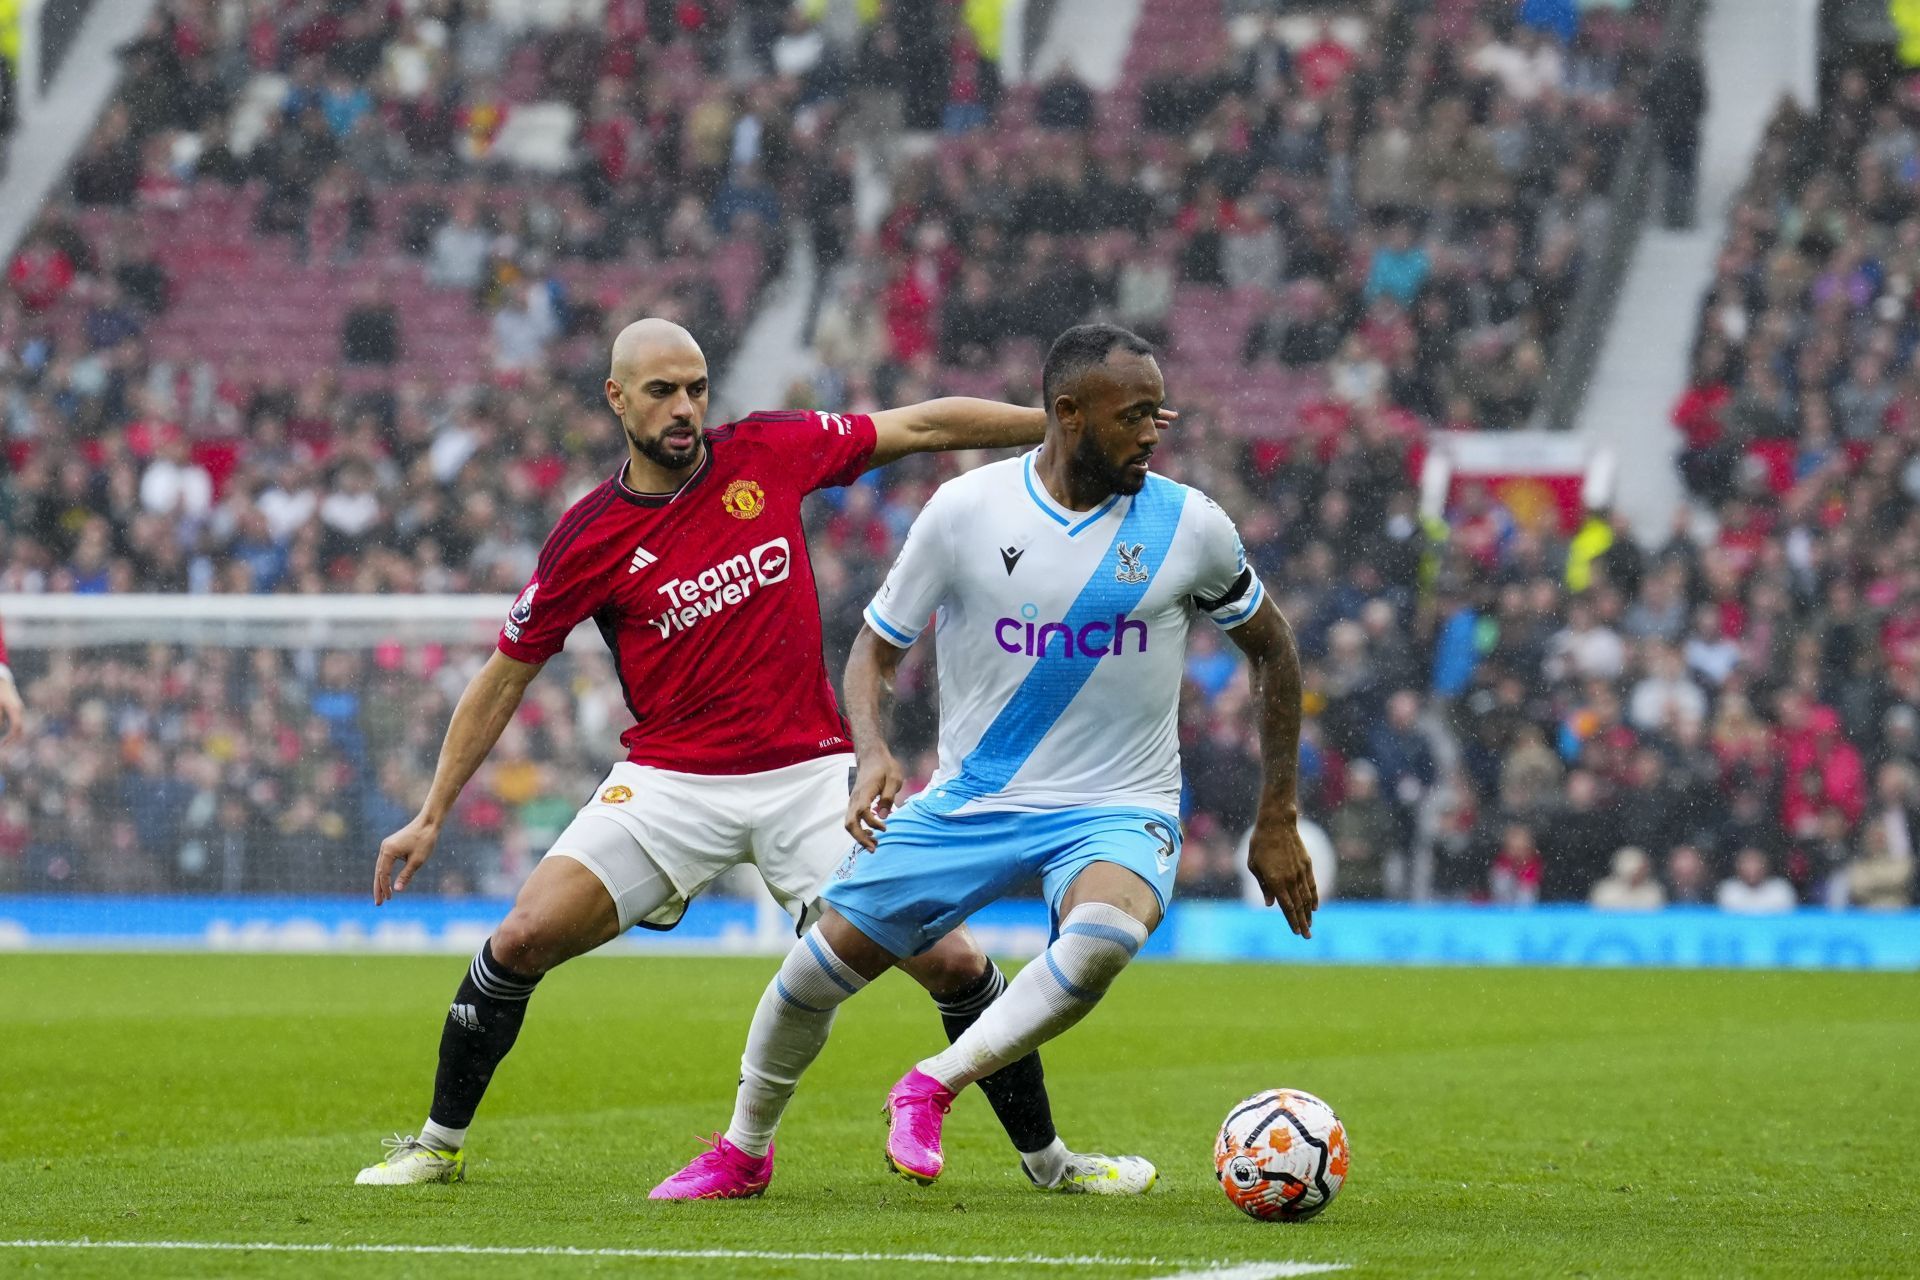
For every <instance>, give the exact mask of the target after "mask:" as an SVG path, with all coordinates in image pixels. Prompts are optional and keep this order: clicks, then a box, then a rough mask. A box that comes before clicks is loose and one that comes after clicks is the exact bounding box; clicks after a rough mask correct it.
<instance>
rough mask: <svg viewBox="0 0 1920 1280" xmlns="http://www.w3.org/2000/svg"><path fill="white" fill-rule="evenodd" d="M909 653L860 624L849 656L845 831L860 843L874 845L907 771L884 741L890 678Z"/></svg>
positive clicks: (889, 717) (889, 719)
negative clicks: (849, 788)
mask: <svg viewBox="0 0 1920 1280" xmlns="http://www.w3.org/2000/svg"><path fill="white" fill-rule="evenodd" d="M906 653H907V651H906V650H905V649H902V648H900V647H899V646H898V645H894V644H890V643H888V642H887V641H885V640H882V639H881V638H880V636H879V633H877V632H876V631H874V629H873V625H872V624H871V623H868V624H867V625H866V626H863V627H861V628H860V634H859V635H858V636H855V637H854V641H853V652H852V653H850V654H848V655H847V671H846V678H845V679H844V680H843V681H842V683H843V685H844V686H845V697H846V712H847V723H848V724H850V725H852V726H853V750H854V758H855V762H856V766H857V767H856V770H855V774H854V780H853V794H852V796H850V797H849V798H848V800H847V833H848V834H849V835H851V836H852V837H853V838H854V839H855V840H856V841H858V842H859V844H860V845H861V847H863V848H866V849H871V848H873V847H874V833H875V832H879V831H885V830H886V829H887V815H888V814H890V813H892V812H893V802H894V801H895V800H897V799H899V796H900V788H901V787H902V786H903V785H904V784H905V783H906V780H907V779H906V773H905V771H904V770H902V769H901V767H900V762H899V761H898V760H896V759H895V758H894V755H893V748H892V747H891V746H890V745H889V744H888V742H887V733H888V730H889V729H890V728H891V725H892V721H893V678H894V675H895V674H896V673H897V672H898V671H899V670H900V659H901V658H903V657H905V656H906Z"/></svg>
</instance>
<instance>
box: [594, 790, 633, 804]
mask: <svg viewBox="0 0 1920 1280" xmlns="http://www.w3.org/2000/svg"><path fill="white" fill-rule="evenodd" d="M631 799H633V788H632V787H608V788H607V789H606V790H605V791H602V792H601V793H600V803H601V804H625V803H626V802H627V801H629V800H631Z"/></svg>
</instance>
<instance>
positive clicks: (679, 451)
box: [607, 317, 707, 486]
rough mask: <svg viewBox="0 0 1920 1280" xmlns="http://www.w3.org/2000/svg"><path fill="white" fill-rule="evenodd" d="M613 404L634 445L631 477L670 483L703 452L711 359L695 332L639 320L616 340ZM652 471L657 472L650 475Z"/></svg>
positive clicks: (610, 380) (611, 366)
mask: <svg viewBox="0 0 1920 1280" xmlns="http://www.w3.org/2000/svg"><path fill="white" fill-rule="evenodd" d="M607 404H608V405H609V406H611V407H612V409H613V411H614V413H615V414H617V415H618V416H619V418H620V427H621V429H622V430H623V431H624V432H625V433H626V436H627V443H628V444H629V445H630V446H631V447H632V461H633V466H634V467H635V468H638V469H637V470H635V471H633V472H632V473H631V476H630V478H631V479H632V480H633V481H634V482H635V483H636V484H639V485H642V486H644V485H645V484H647V483H660V484H667V483H670V481H669V480H668V477H670V475H671V473H673V472H677V471H684V470H685V469H686V468H688V467H691V466H693V465H694V464H695V463H697V462H698V461H699V460H700V458H701V456H702V452H703V449H702V445H701V442H700V428H701V425H702V423H703V422H704V421H705V419H706V416H707V357H706V356H705V355H704V354H702V352H701V350H700V344H699V343H697V342H695V341H694V340H693V335H692V334H690V333H688V332H687V331H686V330H685V329H682V328H681V327H680V326H679V325H677V324H675V323H673V321H671V320H661V319H659V318H657V317H649V318H648V319H645V320H636V321H634V322H633V323H632V324H630V325H628V326H627V327H626V328H624V329H622V330H621V331H620V336H619V337H617V338H615V339H614V340H613V356H612V359H611V360H610V361H609V362H608V371H607ZM649 473H651V476H649Z"/></svg>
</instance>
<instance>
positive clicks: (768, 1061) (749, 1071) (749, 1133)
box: [727, 929, 867, 1156]
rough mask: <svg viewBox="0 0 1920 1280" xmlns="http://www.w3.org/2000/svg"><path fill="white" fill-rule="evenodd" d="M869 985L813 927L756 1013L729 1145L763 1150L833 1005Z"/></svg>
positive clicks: (818, 1044) (819, 1044)
mask: <svg viewBox="0 0 1920 1280" xmlns="http://www.w3.org/2000/svg"><path fill="white" fill-rule="evenodd" d="M866 985H867V980H866V979H865V978H863V977H861V976H860V975H859V974H857V973H855V972H854V971H853V970H852V969H849V968H848V967H847V965H846V962H845V961H844V960H842V959H841V958H840V957H839V956H837V955H835V954H834V953H833V948H832V947H830V946H828V945H827V940H826V939H825V938H822V937H821V936H820V931H819V930H818V929H814V930H810V931H809V932H808V933H807V936H806V937H804V938H802V939H800V941H798V942H796V943H795V944H794V946H793V950H791V951H789V952H787V958H786V959H785V960H784V961H782V962H781V965H780V972H778V973H776V974H774V975H773V981H772V982H770V983H768V984H767V990H766V993H765V994H764V995H762V996H761V997H760V1007H759V1008H757V1009H755V1010H754V1011H753V1025H752V1026H751V1027H749V1028H748V1029H747V1051H746V1053H745V1054H743V1055H742V1056H741V1059H740V1090H739V1092H738V1093H736V1094H735V1095H734V1098H733V1123H732V1124H729V1125H728V1126H727V1141H728V1142H731V1143H732V1144H733V1145H734V1146H736V1147H739V1148H740V1149H741V1150H742V1151H744V1152H746V1153H747V1154H748V1155H755V1156H763V1155H765V1154H767V1148H768V1147H770V1146H772V1145H773V1131H774V1130H775V1129H778V1128H779V1127H780V1116H781V1114H782V1113H784V1112H785V1111H786V1109H787V1099H789V1098H791V1097H792V1096H793V1087H794V1086H795V1085H797V1084H799V1083H800V1077H801V1076H802V1075H804V1074H805V1073H806V1070H807V1068H808V1067H810V1066H812V1065H813V1060H814V1059H815V1058H817V1057H819V1056H820V1050H821V1049H823V1048H825V1047H826V1043H827V1032H829V1031H831V1030H832V1029H833V1013H834V1010H836V1009H838V1008H839V1007H840V1005H841V1004H842V1003H843V1002H844V1001H845V1000H846V999H847V998H848V997H849V996H852V995H853V994H854V993H856V992H858V991H859V990H860V988H862V987H864V986H866Z"/></svg>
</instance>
